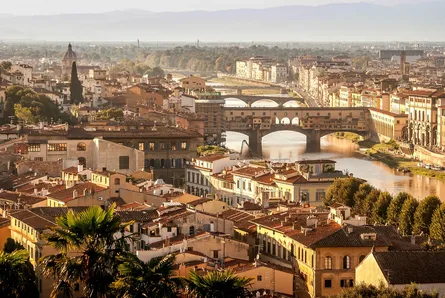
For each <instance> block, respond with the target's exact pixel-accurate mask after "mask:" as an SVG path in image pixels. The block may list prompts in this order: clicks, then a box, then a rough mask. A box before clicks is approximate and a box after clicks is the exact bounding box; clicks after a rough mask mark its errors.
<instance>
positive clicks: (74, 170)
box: [63, 167, 79, 174]
mask: <svg viewBox="0 0 445 298" xmlns="http://www.w3.org/2000/svg"><path fill="white" fill-rule="evenodd" d="M63 172H65V173H69V174H77V173H79V171H78V167H69V168H66V169H64V170H63Z"/></svg>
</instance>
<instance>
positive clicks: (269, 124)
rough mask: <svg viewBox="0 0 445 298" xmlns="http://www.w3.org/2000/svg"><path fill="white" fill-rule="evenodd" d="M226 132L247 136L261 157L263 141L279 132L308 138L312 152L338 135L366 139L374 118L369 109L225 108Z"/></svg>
mask: <svg viewBox="0 0 445 298" xmlns="http://www.w3.org/2000/svg"><path fill="white" fill-rule="evenodd" d="M224 121H225V130H226V131H234V132H239V133H242V134H245V135H246V136H248V137H249V147H250V149H251V150H252V152H253V154H255V155H257V156H261V152H262V138H263V137H264V136H266V135H268V134H271V133H274V132H278V131H295V132H298V133H302V134H304V135H305V136H306V140H307V144H308V146H309V147H312V148H319V147H320V139H321V138H322V137H323V136H325V135H328V134H331V133H335V132H353V133H356V134H359V135H362V136H363V137H365V138H367V137H368V136H369V134H370V131H371V115H370V112H369V110H368V109H367V108H315V107H314V108H306V107H304V108H303V107H276V108H265V107H244V108H241V107H236V108H231V107H225V108H224Z"/></svg>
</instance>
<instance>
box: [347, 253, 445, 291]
mask: <svg viewBox="0 0 445 298" xmlns="http://www.w3.org/2000/svg"><path fill="white" fill-rule="evenodd" d="M443 266H445V253H444V252H443V251H394V252H392V251H391V252H378V251H372V252H371V253H370V254H369V255H368V256H367V257H366V258H365V259H364V260H363V261H362V262H361V263H360V264H359V265H358V266H357V268H356V283H357V284H368V285H374V286H376V287H378V286H380V285H381V284H383V285H384V286H385V287H393V288H395V289H400V290H402V289H404V288H405V287H408V286H410V285H411V284H413V283H414V284H416V286H417V287H418V288H419V289H420V290H422V291H428V292H433V291H436V292H437V293H438V294H439V297H445V277H444V275H443V272H442V268H443Z"/></svg>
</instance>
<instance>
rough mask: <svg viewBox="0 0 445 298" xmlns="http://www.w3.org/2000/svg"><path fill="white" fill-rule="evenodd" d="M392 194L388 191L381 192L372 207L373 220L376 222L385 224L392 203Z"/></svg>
mask: <svg viewBox="0 0 445 298" xmlns="http://www.w3.org/2000/svg"><path fill="white" fill-rule="evenodd" d="M391 200H392V196H391V195H390V194H389V193H388V192H387V191H384V192H381V193H380V195H379V198H378V199H377V202H376V203H375V205H374V207H373V209H372V221H373V222H374V223H375V224H385V223H386V218H387V212H388V207H389V205H390V204H391Z"/></svg>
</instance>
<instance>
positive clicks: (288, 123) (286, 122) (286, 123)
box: [280, 117, 291, 125]
mask: <svg viewBox="0 0 445 298" xmlns="http://www.w3.org/2000/svg"><path fill="white" fill-rule="evenodd" d="M280 124H281V125H290V124H291V121H290V119H289V118H288V117H283V118H282V119H281V121H280Z"/></svg>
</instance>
